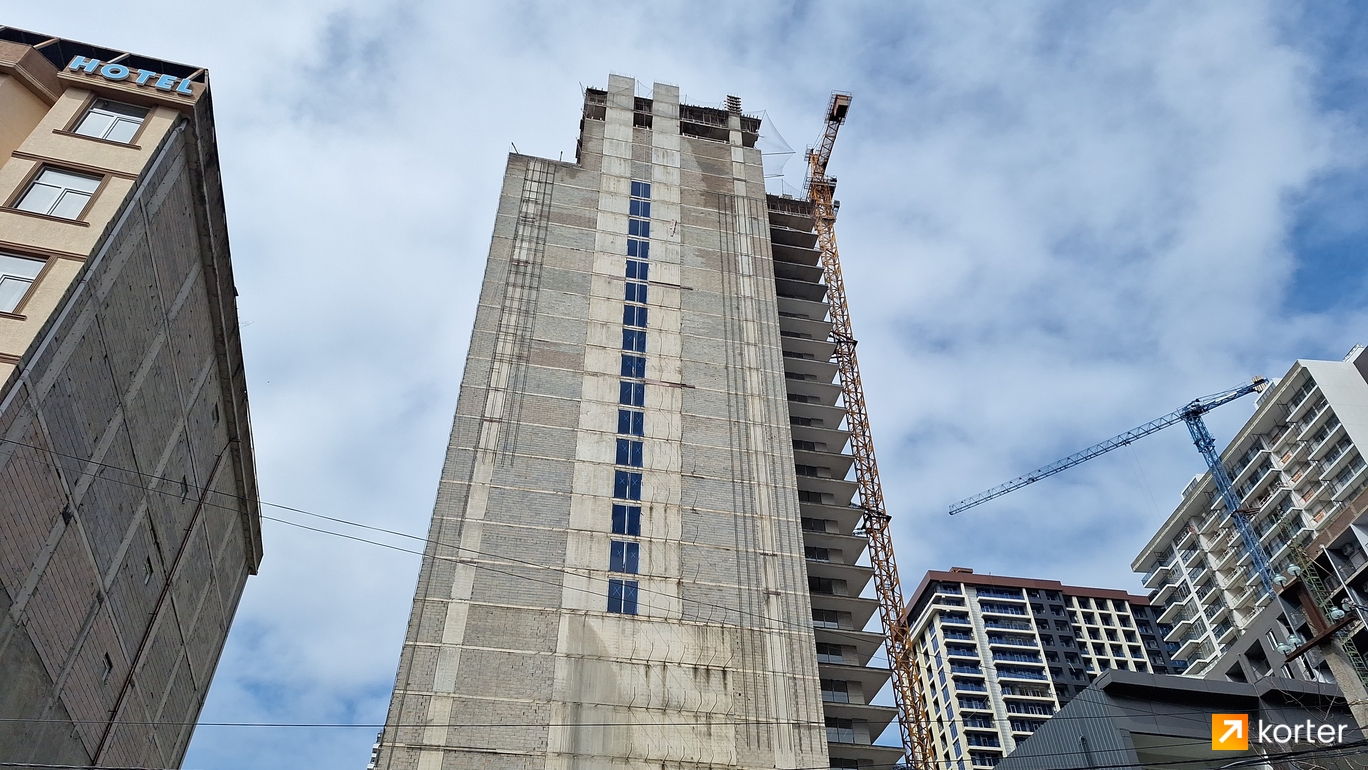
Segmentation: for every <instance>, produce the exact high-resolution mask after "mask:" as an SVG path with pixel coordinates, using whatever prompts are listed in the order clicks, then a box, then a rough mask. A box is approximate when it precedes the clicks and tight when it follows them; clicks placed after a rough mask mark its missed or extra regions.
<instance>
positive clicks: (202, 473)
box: [0, 27, 262, 767]
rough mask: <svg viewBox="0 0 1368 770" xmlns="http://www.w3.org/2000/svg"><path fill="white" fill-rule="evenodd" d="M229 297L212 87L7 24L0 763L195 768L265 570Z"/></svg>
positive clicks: (2, 144) (0, 113) (198, 77)
mask: <svg viewBox="0 0 1368 770" xmlns="http://www.w3.org/2000/svg"><path fill="white" fill-rule="evenodd" d="M236 294H237V290H236V288H235V285H234V282H233V270H232V264H231V261H230V258H229V252H228V233H227V227H226V224H225V216H224V205H223V191H222V187H221V184H220V180H219V166H218V154H217V151H216V149H215V138H214V119H213V112H212V110H211V106H210V93H209V78H208V73H206V72H205V71H204V70H203V69H202V68H198V67H192V66H186V65H181V64H175V63H172V62H166V61H161V60H158V59H153V58H149V57H146V56H141V55H138V54H133V53H129V52H127V51H119V50H114V49H109V48H103V47H100V46H94V45H88V44H85V43H79V42H76V41H72V40H65V39H62V38H57V37H53V36H51V35H43V34H36V33H32V32H26V31H23V30H18V29H13V28H8V27H0V762H4V763H7V764H14V766H24V767H52V766H63V767H66V766H75V767H88V766H123V767H134V766H136V767H179V766H180V762H181V758H182V757H183V756H184V753H185V749H186V745H187V744H188V743H189V740H190V736H191V733H192V731H193V728H194V724H195V721H196V719H197V718H198V715H199V711H200V707H201V706H202V705H203V703H204V697H205V694H206V692H207V690H208V687H209V683H210V680H211V679H212V678H213V674H214V668H215V666H216V665H217V662H218V658H219V653H220V652H221V650H222V649H223V642H224V638H225V637H226V635H227V633H228V627H229V625H230V623H231V622H232V619H233V613H234V611H235V609H236V608H237V604H238V599H239V597H240V596H241V595H242V590H243V586H244V584H245V582H246V580H247V576H248V575H250V574H253V573H255V572H256V569H257V565H258V564H259V563H260V561H261V555H262V545H261V530H260V522H259V518H258V509H257V503H256V479H255V470H254V467H253V459H252V436H251V429H250V426H249V422H248V415H247V391H246V384H245V379H244V373H243V364H242V350H241V345H240V343H239V338H238V320H237V311H236V305H235V299H234V298H235V296H236ZM29 763H32V764H29Z"/></svg>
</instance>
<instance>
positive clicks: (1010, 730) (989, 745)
mask: <svg viewBox="0 0 1368 770" xmlns="http://www.w3.org/2000/svg"><path fill="white" fill-rule="evenodd" d="M1156 615H1157V610H1156V608H1155V607H1153V606H1152V605H1151V604H1150V602H1149V599H1148V598H1146V597H1143V596H1134V595H1131V594H1128V593H1126V592H1125V591H1117V590H1112V589H1104V588H1082V587H1077V586H1067V585H1064V584H1062V583H1059V582H1057V581H1053V580H1037V579H1033V578H1015V577H1004V576H1000V575H980V574H976V573H975V572H974V571H973V570H971V569H967V568H963V567H955V568H952V569H951V570H950V571H948V572H939V571H931V572H927V573H926V576H925V577H923V578H922V581H921V583H920V584H919V585H918V587H917V589H916V591H915V592H913V594H912V596H911V598H910V600H909V602H908V612H907V616H906V617H907V620H908V623H909V624H910V626H911V634H912V644H913V646H914V649H915V650H916V656H917V671H918V680H919V681H918V686H919V687H920V689H921V692H922V699H923V702H924V703H925V704H926V705H927V709H928V711H929V716H930V720H931V733H932V741H933V742H934V744H935V747H936V750H937V752H938V753H937V756H936V759H937V760H938V762H939V763H940V764H939V765H938V766H940V767H946V768H958V769H959V770H966V769H967V768H983V767H994V766H996V765H997V764H998V762H1000V761H1001V760H1002V758H1003V757H1004V756H1005V755H1006V754H1008V753H1010V752H1011V751H1012V750H1013V749H1015V748H1016V746H1017V745H1019V744H1021V743H1022V742H1024V741H1026V740H1027V739H1028V738H1030V736H1031V734H1032V733H1034V732H1035V731H1036V730H1037V729H1038V728H1039V727H1040V726H1041V725H1043V724H1044V723H1045V720H1047V719H1049V718H1050V717H1051V716H1052V715H1053V714H1054V713H1055V712H1056V711H1058V710H1059V709H1060V708H1061V707H1062V706H1063V705H1064V704H1066V703H1068V702H1069V701H1070V700H1072V699H1073V698H1074V697H1075V696H1076V695H1078V694H1079V693H1081V692H1082V691H1083V690H1085V689H1087V687H1088V685H1089V684H1090V683H1091V682H1092V681H1093V680H1094V679H1095V678H1096V677H1097V676H1098V675H1099V674H1101V673H1102V672H1105V671H1108V670H1114V669H1121V670H1128V671H1139V672H1145V673H1156V674H1167V673H1172V672H1173V670H1174V666H1173V661H1172V660H1171V659H1170V658H1169V656H1168V653H1167V651H1166V650H1165V648H1164V646H1163V644H1162V642H1161V641H1160V639H1161V636H1160V635H1161V633H1162V630H1161V628H1160V627H1159V625H1158V623H1157V621H1156Z"/></svg>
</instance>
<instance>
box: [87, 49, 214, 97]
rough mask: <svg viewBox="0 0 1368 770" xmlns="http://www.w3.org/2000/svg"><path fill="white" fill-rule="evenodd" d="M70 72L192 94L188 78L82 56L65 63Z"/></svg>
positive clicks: (169, 91) (167, 91) (171, 91)
mask: <svg viewBox="0 0 1368 770" xmlns="http://www.w3.org/2000/svg"><path fill="white" fill-rule="evenodd" d="M67 69H68V70H69V71H71V72H84V73H86V74H87V75H99V76H100V77H102V78H104V79H105V80H108V81H110V82H111V83H132V84H133V85H135V86H142V87H144V88H146V87H149V86H150V87H152V88H155V89H157V90H158V91H164V92H166V93H176V94H181V95H182V96H194V92H192V91H191V90H190V79H189V78H178V77H176V76H175V75H163V74H159V73H156V72H153V71H152V70H144V69H137V68H134V67H127V66H125V65H122V64H114V63H111V64H105V63H102V62H101V61H100V60H99V59H87V58H86V57H84V56H76V57H74V58H72V60H71V64H68V65H67Z"/></svg>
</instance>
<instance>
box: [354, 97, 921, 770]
mask: <svg viewBox="0 0 1368 770" xmlns="http://www.w3.org/2000/svg"><path fill="white" fill-rule="evenodd" d="M584 97H585V98H584V112H583V120H582V122H581V131H580V139H579V146H578V152H577V158H576V162H574V163H569V162H558V161H551V160H544V159H540V158H533V157H527V156H522V155H516V154H515V155H512V156H510V158H509V162H508V168H507V172H506V175H505V178H504V187H503V192H502V196H501V198H500V205H499V209H498V216H497V220H496V222H495V227H494V238H493V243H492V245H491V247H490V253H489V260H488V263H487V267H486V271H485V276H484V284H483V287H482V291H481V295H480V304H479V308H478V311H477V313H476V319H475V329H474V332H473V335H472V337H471V342H470V351H469V356H468V358H467V361H466V368H465V375H464V380H463V382H462V386H461V391H460V398H459V402H458V405H457V409H456V418H455V422H454V425H453V428H452V433H451V440H450V445H449V448H448V452H447V458H446V465H445V468H444V470H443V472H442V479H441V484H440V488H439V490H438V495H437V503H436V508H435V511H434V515H433V520H432V526H431V529H430V532H429V538H430V542H429V545H428V548H427V553H426V556H425V558H424V560H423V566H422V570H421V573H420V575H419V581H418V587H417V592H416V595H415V598H414V604H413V612H412V615H411V619H410V622H409V629H408V637H407V640H406V642H405V645H404V648H403V654H402V657H401V660H400V665H399V672H398V678H397V682H396V686H395V690H394V695H393V699H392V701H391V705H390V713H389V717H388V722H387V726H386V728H385V731H384V733H383V735H382V737H381V740H380V743H379V747H378V750H377V752H376V755H375V758H374V764H375V766H376V767H378V768H382V769H383V770H398V769H399V768H433V769H434V770H435V769H436V768H440V767H461V768H500V769H501V770H502V769H504V768H608V767H618V768H627V767H642V768H644V767H651V768H695V767H726V768H814V767H842V768H855V767H866V766H876V767H888V766H890V765H892V764H893V763H894V762H895V761H897V759H898V758H899V757H900V755H901V753H902V751H901V748H899V747H894V746H879V745H874V744H873V740H874V739H876V738H878V736H879V735H880V734H881V733H882V732H883V730H884V728H885V727H887V726H888V725H889V723H890V721H891V720H892V719H893V716H894V709H893V708H891V707H888V706H875V705H871V703H870V701H871V699H873V697H874V696H875V695H876V694H877V693H878V691H879V690H880V689H881V688H882V687H883V685H884V684H885V682H886V681H887V679H888V671H887V670H886V669H881V668H877V667H871V666H869V665H868V664H869V663H870V662H871V659H872V658H873V657H874V656H875V655H876V653H877V651H878V649H879V647H880V645H881V643H882V640H883V636H882V634H881V633H878V632H873V631H865V630H864V628H865V626H866V625H867V624H868V623H869V622H870V619H871V617H872V615H873V613H874V611H875V609H876V602H875V601H874V600H873V599H865V598H860V593H861V591H862V590H863V589H864V587H865V585H866V583H868V581H869V580H870V577H871V570H870V569H869V568H868V567H866V566H861V565H859V564H857V563H856V562H857V560H858V559H859V557H860V555H861V553H862V552H863V550H864V548H865V539H864V538H863V537H861V536H860V535H858V534H857V531H856V528H857V526H858V524H859V522H860V511H859V510H858V509H856V508H852V507H851V505H850V502H851V498H852V496H853V495H854V493H855V491H856V490H855V483H854V482H852V481H847V480H846V479H845V477H846V475H847V473H848V472H849V470H850V467H851V457H850V456H849V455H847V454H844V449H845V446H846V444H847V441H848V438H849V434H848V433H847V432H846V431H845V430H844V428H843V425H842V419H843V416H844V410H843V407H841V406H840V405H839V404H838V400H839V394H840V387H839V386H837V385H835V384H833V380H834V378H835V376H836V373H837V372H836V366H835V365H834V364H833V363H832V362H831V357H832V354H833V350H834V345H833V343H832V342H831V341H830V340H829V331H830V328H831V327H830V322H829V320H828V306H827V304H826V303H825V301H824V297H825V286H824V285H823V283H822V275H823V274H822V269H821V267H820V266H819V258H820V255H819V253H818V251H817V249H816V248H815V245H816V244H815V240H816V236H815V235H814V233H813V229H814V228H813V221H812V218H811V217H812V211H811V209H810V207H809V205H808V204H807V203H806V202H805V201H802V200H797V199H792V198H782V197H775V196H768V195H766V193H765V188H764V183H765V180H764V172H763V169H762V163H761V160H762V159H761V154H760V151H759V150H758V149H757V148H756V147H755V144H756V140H757V136H758V134H759V132H760V131H761V130H762V127H761V123H760V120H759V119H758V118H755V117H752V116H749V115H746V114H744V113H742V111H741V105H740V101H739V100H738V99H734V98H730V97H729V98H728V100H727V103H726V105H725V108H711V107H699V106H692V105H687V104H681V102H680V100H679V91H678V89H677V88H675V87H674V86H668V85H662V84H658V83H657V84H655V85H654V87H653V88H652V89H651V93H650V97H649V98H644V97H641V96H638V95H637V84H636V83H635V81H633V80H632V79H630V78H623V77H617V76H614V77H611V78H610V79H609V83H608V88H607V89H606V90H597V89H588V90H586V91H585V94H584Z"/></svg>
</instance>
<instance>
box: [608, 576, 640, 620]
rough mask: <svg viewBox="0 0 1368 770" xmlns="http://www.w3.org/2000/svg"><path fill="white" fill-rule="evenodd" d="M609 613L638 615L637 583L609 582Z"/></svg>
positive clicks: (629, 581)
mask: <svg viewBox="0 0 1368 770" xmlns="http://www.w3.org/2000/svg"><path fill="white" fill-rule="evenodd" d="M608 611H609V612H619V613H622V614H623V615H635V614H637V581H635V580H609V581H608Z"/></svg>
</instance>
